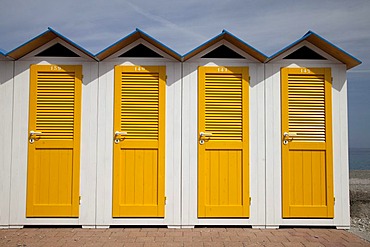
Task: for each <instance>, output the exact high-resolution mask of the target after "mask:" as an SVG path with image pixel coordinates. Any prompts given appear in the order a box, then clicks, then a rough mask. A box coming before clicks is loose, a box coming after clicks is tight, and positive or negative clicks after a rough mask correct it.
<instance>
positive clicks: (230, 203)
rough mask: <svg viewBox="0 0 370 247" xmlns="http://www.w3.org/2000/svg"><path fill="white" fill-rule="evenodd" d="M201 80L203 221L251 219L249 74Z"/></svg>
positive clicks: (225, 73)
mask: <svg viewBox="0 0 370 247" xmlns="http://www.w3.org/2000/svg"><path fill="white" fill-rule="evenodd" d="M198 75H199V95H198V96H199V103H198V104H199V111H198V114H199V116H198V117H199V118H198V129H199V139H198V217H200V218H202V217H225V218H226V217H228V218H230V217H238V218H240V217H249V163H248V162H249V153H248V150H249V146H248V145H249V136H248V128H249V123H248V117H249V111H248V103H249V95H248V93H249V83H248V77H249V76H248V68H247V67H199V74H198Z"/></svg>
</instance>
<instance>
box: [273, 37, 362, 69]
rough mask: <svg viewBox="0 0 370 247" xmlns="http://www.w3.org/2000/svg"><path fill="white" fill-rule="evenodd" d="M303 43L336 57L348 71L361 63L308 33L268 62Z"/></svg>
mask: <svg viewBox="0 0 370 247" xmlns="http://www.w3.org/2000/svg"><path fill="white" fill-rule="evenodd" d="M303 41H308V42H310V43H311V44H313V45H314V46H316V47H317V48H319V49H321V50H322V51H324V52H326V53H327V54H329V55H330V56H332V57H334V58H335V59H337V60H338V61H340V62H342V63H344V64H345V65H346V66H347V69H351V68H353V67H355V66H357V65H359V64H361V61H360V60H358V59H357V58H355V57H353V56H352V55H350V54H348V53H347V52H345V51H344V50H342V49H341V48H339V47H337V46H335V45H334V44H332V43H330V42H329V41H327V40H326V39H324V38H323V37H321V36H319V35H318V34H316V33H314V32H312V31H308V32H307V33H306V34H305V35H303V37H302V38H300V39H298V40H297V41H295V42H293V43H292V44H290V45H288V46H287V47H285V48H283V49H282V50H280V51H278V52H276V53H275V54H274V55H272V56H270V57H269V58H268V59H267V61H266V62H270V61H272V60H274V59H275V58H277V57H278V56H280V55H281V54H283V53H285V52H286V51H288V50H290V49H292V48H293V47H295V46H296V45H298V44H300V43H302V42H303Z"/></svg>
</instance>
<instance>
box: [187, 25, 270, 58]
mask: <svg viewBox="0 0 370 247" xmlns="http://www.w3.org/2000/svg"><path fill="white" fill-rule="evenodd" d="M222 40H226V41H228V42H229V43H231V44H232V45H234V46H236V47H238V48H239V49H240V50H242V51H244V52H245V53H247V54H249V55H250V56H251V57H253V58H255V59H256V60H258V61H260V62H261V63H263V62H265V61H266V59H267V56H266V55H265V54H263V53H262V52H260V51H258V50H256V49H255V48H253V47H252V46H250V45H248V44H247V43H245V42H244V41H242V40H241V39H239V38H237V37H236V36H234V35H232V34H231V33H229V32H228V31H226V30H223V31H222V32H221V34H219V35H217V36H216V37H214V38H212V39H210V40H208V41H207V42H205V43H203V44H202V45H200V46H198V47H197V48H195V49H193V50H192V51H190V52H188V53H187V54H185V55H184V56H183V61H187V60H189V59H190V58H192V57H194V56H196V55H197V54H199V53H201V52H202V51H204V50H206V49H207V48H209V47H211V46H212V45H215V44H216V43H218V42H220V41H222Z"/></svg>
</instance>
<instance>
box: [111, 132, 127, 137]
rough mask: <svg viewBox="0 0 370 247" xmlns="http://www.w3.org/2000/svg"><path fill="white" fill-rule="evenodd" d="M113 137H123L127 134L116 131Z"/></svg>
mask: <svg viewBox="0 0 370 247" xmlns="http://www.w3.org/2000/svg"><path fill="white" fill-rule="evenodd" d="M114 135H115V136H119V135H123V136H125V135H127V132H125V131H116V132H114Z"/></svg>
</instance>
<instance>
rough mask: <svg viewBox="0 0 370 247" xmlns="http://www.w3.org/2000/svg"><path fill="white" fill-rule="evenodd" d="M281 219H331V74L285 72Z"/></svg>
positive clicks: (316, 70)
mask: <svg viewBox="0 0 370 247" xmlns="http://www.w3.org/2000/svg"><path fill="white" fill-rule="evenodd" d="M281 79H282V87H281V90H282V94H281V100H282V138H281V140H282V176H283V177H282V186H283V217H284V218H333V217H334V196H333V165H332V164H333V152H332V111H331V108H332V107H331V104H332V101H331V90H332V86H331V72H330V69H324V68H322V69H320V68H312V69H309V68H283V69H282V70H281Z"/></svg>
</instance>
